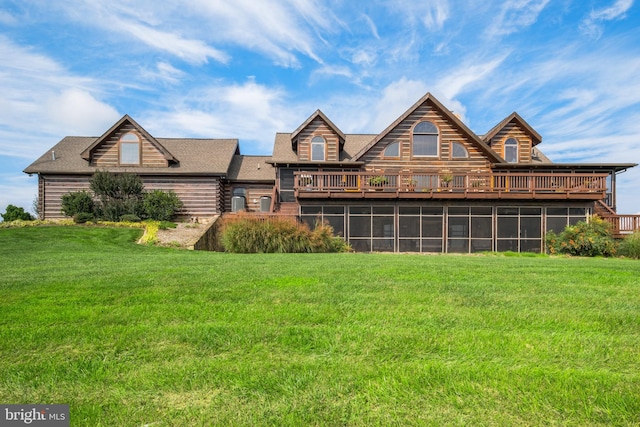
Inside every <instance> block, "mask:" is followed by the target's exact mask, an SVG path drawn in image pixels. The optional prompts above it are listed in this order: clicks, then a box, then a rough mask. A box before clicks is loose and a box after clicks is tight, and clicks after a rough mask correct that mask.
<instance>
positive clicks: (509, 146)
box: [504, 138, 518, 163]
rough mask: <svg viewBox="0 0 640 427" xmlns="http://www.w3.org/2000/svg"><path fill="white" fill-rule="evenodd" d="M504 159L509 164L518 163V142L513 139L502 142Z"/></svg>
mask: <svg viewBox="0 0 640 427" xmlns="http://www.w3.org/2000/svg"><path fill="white" fill-rule="evenodd" d="M504 159H505V160H506V161H507V162H509V163H518V141H516V139H515V138H509V139H507V140H506V141H505V142H504Z"/></svg>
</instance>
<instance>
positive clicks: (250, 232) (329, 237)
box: [220, 215, 350, 253]
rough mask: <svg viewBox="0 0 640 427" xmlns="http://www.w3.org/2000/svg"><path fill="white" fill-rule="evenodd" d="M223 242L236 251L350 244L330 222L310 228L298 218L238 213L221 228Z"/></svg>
mask: <svg viewBox="0 0 640 427" xmlns="http://www.w3.org/2000/svg"><path fill="white" fill-rule="evenodd" d="M220 234H221V242H222V246H223V247H224V249H225V250H226V251H227V252H234V253H301V252H345V251H348V250H350V247H349V245H348V244H347V243H346V242H345V241H344V240H342V239H341V238H340V237H335V236H333V229H332V228H331V227H330V226H329V225H322V226H320V227H317V228H316V230H314V231H311V230H309V227H308V226H307V225H306V224H300V223H298V222H297V221H296V220H295V219H290V218H278V217H266V218H265V217H256V216H248V215H237V216H235V217H232V218H226V219H225V220H224V223H223V224H222V228H221V232H220Z"/></svg>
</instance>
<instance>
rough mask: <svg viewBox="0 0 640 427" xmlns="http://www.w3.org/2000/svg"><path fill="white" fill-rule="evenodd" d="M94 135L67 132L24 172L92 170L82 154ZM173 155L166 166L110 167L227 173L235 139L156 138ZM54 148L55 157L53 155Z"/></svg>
mask: <svg viewBox="0 0 640 427" xmlns="http://www.w3.org/2000/svg"><path fill="white" fill-rule="evenodd" d="M96 140H97V138H96V137H79V136H67V137H65V138H63V139H62V140H61V141H60V142H59V143H57V144H56V145H55V146H54V147H53V148H52V149H51V150H49V151H47V152H46V153H45V154H43V155H42V156H40V158H39V159H37V160H36V161H35V162H33V163H32V164H31V165H29V166H28V167H27V168H26V169H25V170H24V172H26V173H50V174H62V173H68V174H92V173H94V172H95V171H96V170H97V169H98V168H96V167H95V166H90V165H89V162H88V161H87V160H84V159H83V158H82V157H81V153H83V152H84V151H85V150H86V149H87V148H89V147H91V146H92V145H93V144H94V143H95V142H96ZM156 141H158V143H160V144H162V146H163V147H164V148H165V149H166V150H167V151H168V152H170V153H171V154H172V155H173V158H174V159H175V160H176V161H177V163H176V164H174V165H171V166H170V167H168V168H145V167H135V166H133V167H132V166H126V167H117V168H109V170H112V171H127V172H133V173H137V174H141V175H154V174H159V175H164V174H169V175H173V174H179V175H188V174H194V175H226V174H227V172H228V170H229V166H230V164H231V161H232V159H233V156H234V155H235V154H238V152H239V151H238V140H237V139H193V138H156ZM52 152H55V159H54V157H53V155H52Z"/></svg>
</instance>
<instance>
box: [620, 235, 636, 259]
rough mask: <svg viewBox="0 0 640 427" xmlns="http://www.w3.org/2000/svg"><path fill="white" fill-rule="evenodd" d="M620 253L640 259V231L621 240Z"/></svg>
mask: <svg viewBox="0 0 640 427" xmlns="http://www.w3.org/2000/svg"><path fill="white" fill-rule="evenodd" d="M619 253H620V255H622V256H626V257H628V258H633V259H640V231H636V232H634V233H633V234H630V235H628V236H626V237H625V238H624V239H623V240H622V242H620V248H619Z"/></svg>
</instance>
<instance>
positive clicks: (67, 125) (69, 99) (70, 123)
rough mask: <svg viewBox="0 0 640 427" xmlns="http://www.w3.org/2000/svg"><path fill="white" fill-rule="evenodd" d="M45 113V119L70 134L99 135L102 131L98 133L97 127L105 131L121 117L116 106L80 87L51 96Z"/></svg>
mask: <svg viewBox="0 0 640 427" xmlns="http://www.w3.org/2000/svg"><path fill="white" fill-rule="evenodd" d="M43 113H44V118H45V120H47V121H50V122H53V123H56V125H57V126H60V128H62V129H65V132H66V133H67V134H68V135H91V136H98V135H101V134H102V132H99V133H97V134H96V130H97V129H102V130H103V131H105V130H107V129H108V128H109V127H110V126H111V125H112V124H113V123H115V122H116V121H117V120H118V119H119V118H120V114H119V113H118V112H117V111H116V110H115V108H113V107H112V106H110V105H108V104H105V103H104V102H101V101H98V100H97V99H96V98H94V97H93V96H92V95H91V94H90V93H88V92H86V91H83V90H80V89H66V90H64V91H62V92H61V93H59V94H55V95H52V96H50V97H49V99H48V101H47V102H46V103H45V107H44V110H43Z"/></svg>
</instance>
